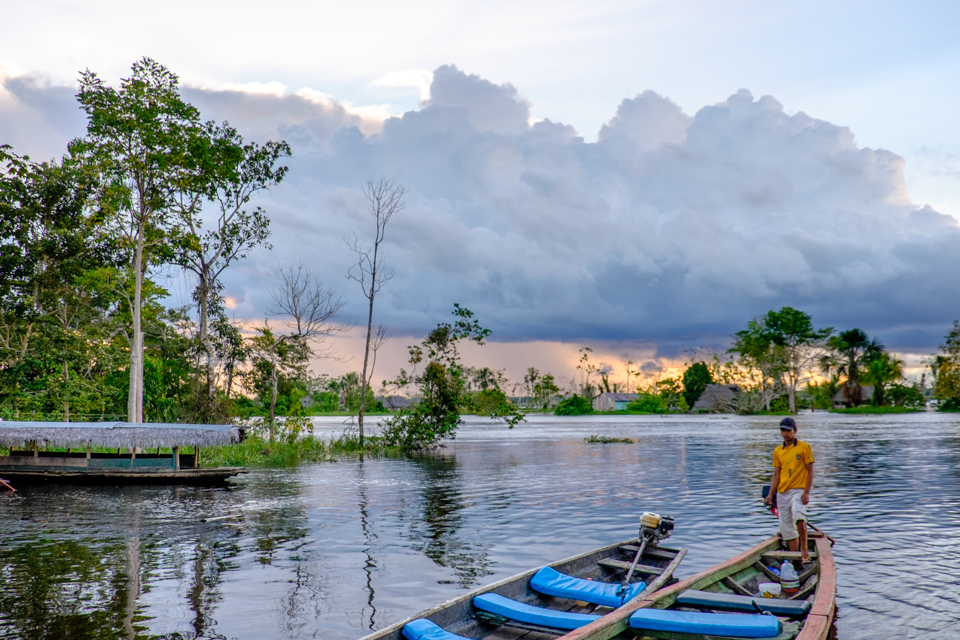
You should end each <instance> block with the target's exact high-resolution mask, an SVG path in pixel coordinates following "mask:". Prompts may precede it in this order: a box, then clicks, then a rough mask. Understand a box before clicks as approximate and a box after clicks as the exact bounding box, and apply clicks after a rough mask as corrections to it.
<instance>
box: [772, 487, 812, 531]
mask: <svg viewBox="0 0 960 640" xmlns="http://www.w3.org/2000/svg"><path fill="white" fill-rule="evenodd" d="M802 495H803V489H789V490H787V491H784V492H783V493H778V494H777V513H778V514H779V516H780V535H781V536H783V539H784V540H793V539H794V538H796V537H799V535H800V533H799V532H798V531H797V520H803V521H804V522H806V521H807V505H805V504H803V502H801V501H800V496H802Z"/></svg>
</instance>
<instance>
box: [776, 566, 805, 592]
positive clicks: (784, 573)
mask: <svg viewBox="0 0 960 640" xmlns="http://www.w3.org/2000/svg"><path fill="white" fill-rule="evenodd" d="M780 585H781V586H782V587H783V593H785V594H786V595H793V594H794V593H796V592H797V591H799V590H800V576H798V575H797V570H796V569H794V568H793V563H792V562H790V561H789V560H784V561H783V564H781V565H780Z"/></svg>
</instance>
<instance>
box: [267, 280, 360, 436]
mask: <svg viewBox="0 0 960 640" xmlns="http://www.w3.org/2000/svg"><path fill="white" fill-rule="evenodd" d="M280 276H281V279H282V282H281V283H280V285H279V286H278V287H277V288H275V289H274V290H273V291H271V292H270V297H271V298H273V303H274V304H273V307H272V308H271V309H270V311H269V314H270V315H273V316H280V317H283V318H286V325H287V330H286V331H274V330H273V329H271V327H270V325H269V323H268V322H266V321H265V322H264V326H263V327H262V328H260V329H258V332H259V335H258V336H256V337H254V338H253V339H252V340H251V346H252V348H253V351H254V352H255V353H256V354H257V355H258V356H259V357H261V358H262V359H263V360H265V361H266V362H267V363H268V364H269V377H270V379H269V383H270V391H271V397H270V414H269V428H270V439H271V440H272V439H273V430H274V425H275V422H276V408H277V388H278V385H279V378H280V372H281V370H283V369H288V370H299V369H304V370H305V369H306V366H307V364H308V361H309V358H310V356H314V357H321V358H324V357H334V354H333V351H332V350H330V349H322V348H321V345H322V343H323V341H324V340H325V339H326V338H328V337H329V336H331V335H332V334H334V333H339V332H341V331H344V330H345V329H346V328H347V327H346V325H344V324H342V323H340V322H337V317H339V315H340V312H341V310H342V309H343V306H344V304H345V303H344V301H343V299H342V298H341V297H340V296H338V295H337V294H336V293H334V291H333V290H332V289H327V288H324V286H323V283H322V282H320V281H319V280H317V279H316V278H315V277H314V275H313V272H312V271H310V270H309V269H307V268H305V267H304V266H303V264H302V263H300V264H297V266H296V267H287V268H282V267H281V269H280Z"/></svg>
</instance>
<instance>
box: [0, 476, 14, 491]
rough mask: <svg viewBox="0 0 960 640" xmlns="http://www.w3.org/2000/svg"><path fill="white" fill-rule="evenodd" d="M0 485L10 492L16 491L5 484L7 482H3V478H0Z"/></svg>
mask: <svg viewBox="0 0 960 640" xmlns="http://www.w3.org/2000/svg"><path fill="white" fill-rule="evenodd" d="M0 484H2V485H3V486H5V487H6V488H7V489H10V491H16V489H14V488H13V487H11V486H10V485H9V484H7V481H6V480H4V479H3V478H0Z"/></svg>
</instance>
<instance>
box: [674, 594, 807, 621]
mask: <svg viewBox="0 0 960 640" xmlns="http://www.w3.org/2000/svg"><path fill="white" fill-rule="evenodd" d="M754 602H756V603H757V606H759V607H760V610H761V611H769V612H770V613H772V614H773V615H775V616H787V617H790V618H802V617H803V616H805V615H807V613H808V612H809V611H810V607H811V606H812V603H811V602H810V601H809V600H781V599H779V598H761V597H756V598H751V597H750V596H739V595H735V594H732V593H717V592H714V591H696V590H694V589H688V590H687V591H684V592H683V593H681V594H680V595H679V596H678V597H677V604H682V605H684V606H686V607H704V608H708V609H720V610H725V611H744V612H746V613H753V612H754V611H756V609H754V608H753V603H754Z"/></svg>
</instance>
